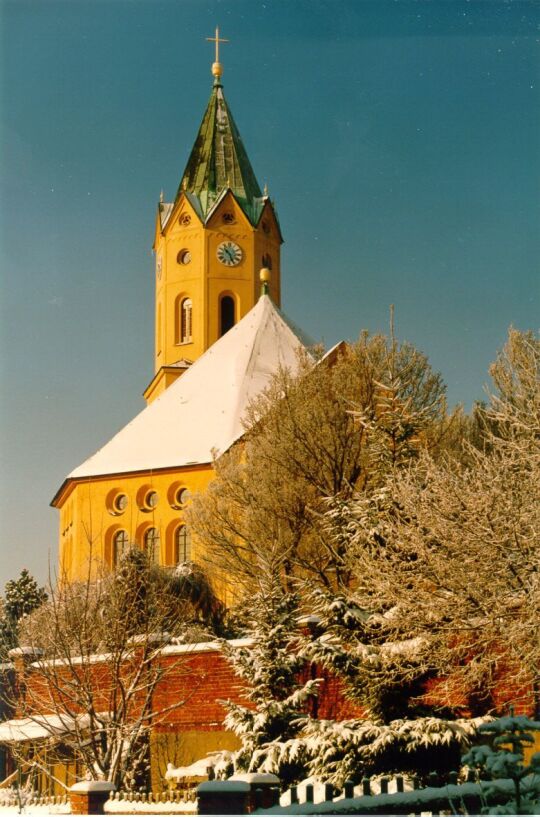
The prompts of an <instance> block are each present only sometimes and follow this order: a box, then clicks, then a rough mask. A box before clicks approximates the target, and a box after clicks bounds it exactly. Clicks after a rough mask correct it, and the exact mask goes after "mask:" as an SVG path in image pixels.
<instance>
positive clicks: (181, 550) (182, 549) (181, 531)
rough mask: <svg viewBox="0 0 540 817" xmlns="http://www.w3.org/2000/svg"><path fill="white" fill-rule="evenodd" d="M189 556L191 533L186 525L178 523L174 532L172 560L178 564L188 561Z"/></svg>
mask: <svg viewBox="0 0 540 817" xmlns="http://www.w3.org/2000/svg"><path fill="white" fill-rule="evenodd" d="M190 556H191V533H190V531H189V528H188V527H187V525H180V527H178V528H176V531H175V532H174V561H175V564H177V565H180V564H183V562H189V559H190Z"/></svg>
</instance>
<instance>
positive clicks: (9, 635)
mask: <svg viewBox="0 0 540 817" xmlns="http://www.w3.org/2000/svg"><path fill="white" fill-rule="evenodd" d="M45 601H47V593H46V591H45V588H43V587H39V585H38V583H37V581H36V580H35V579H34V577H33V576H31V575H30V573H29V572H28V570H26V568H24V569H23V570H22V571H21V575H20V576H19V577H18V578H17V579H11V580H10V581H8V582H7V583H6V586H5V588H4V598H3V600H2V612H1V617H0V660H2V661H5V660H6V659H7V656H8V652H9V650H11V649H12V648H13V647H16V646H17V645H18V629H19V622H20V621H21V620H22V619H23V618H24V617H25V616H28V615H29V614H30V613H32V612H33V611H34V610H37V609H38V608H39V607H41V605H42V604H43V603H44V602H45Z"/></svg>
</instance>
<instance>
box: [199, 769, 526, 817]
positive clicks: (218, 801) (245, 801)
mask: <svg viewBox="0 0 540 817" xmlns="http://www.w3.org/2000/svg"><path fill="white" fill-rule="evenodd" d="M245 777H249V776H247V775H246V776H245ZM432 780H434V778H433V777H432ZM278 783H279V781H278ZM390 783H391V781H390V780H389V779H388V778H382V779H380V781H378V788H379V789H380V790H379V792H376V793H373V792H372V781H370V780H364V781H362V783H361V784H360V786H354V784H353V783H346V784H345V785H344V787H343V788H342V789H339V790H338V789H336V787H334V786H332V785H331V784H328V783H327V784H323V786H322V799H321V798H320V794H321V792H320V791H319V796H318V797H317V798H315V796H314V794H315V792H314V787H313V786H312V785H307V786H303V787H302V788H301V791H299V787H293V788H292V789H290V790H289V793H288V794H289V797H288V799H290V803H289V804H287V805H278V804H279V801H280V797H279V787H278V786H271V784H270V781H268V786H267V787H266V790H265V789H264V788H263V787H261V786H260V784H259V783H258V782H257V781H251V782H248V781H245V782H244V783H243V784H242V783H241V782H240V781H239V780H238V781H232V780H231V781H212V782H209V783H204V784H202V785H201V786H199V788H198V808H199V810H198V813H199V814H250V813H251V814H257V815H260V817H264V815H274V814H275V815H292V814H304V815H309V814H321V815H322V814H365V815H370V814H396V815H397V814H409V815H420V814H426V813H431V814H433V815H437V814H448V813H452V814H479V813H480V811H481V809H482V808H483V807H485V806H494V805H498V804H502V803H506V802H507V801H508V800H509V799H510V798H512V796H513V794H514V782H513V781H512V780H495V781H493V780H490V781H489V782H487V781H478V782H473V781H469V782H466V783H461V784H457V783H447V784H446V785H443V786H440V785H438V786H433V785H432V786H426V787H424V788H419V787H418V784H416V786H417V787H416V788H413V789H412V790H409V791H404V781H403V778H399V777H397V778H394V780H393V781H392V787H393V788H394V789H395V791H393V792H389V788H390ZM358 790H360V791H361V794H360V793H358ZM539 790H540V778H539V777H538V776H536V778H535V777H533V776H531V779H530V780H527V781H524V782H523V783H522V791H523V792H524V793H526V792H527V791H529V792H533V791H534V792H538V791H539ZM283 799H285V798H283V796H282V798H281V802H283ZM315 799H316V800H317V802H314V800H315ZM265 800H266V803H265V804H264V801H265ZM269 801H270V802H269ZM263 804H264V805H263Z"/></svg>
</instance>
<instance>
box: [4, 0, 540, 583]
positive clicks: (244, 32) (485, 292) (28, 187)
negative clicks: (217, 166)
mask: <svg viewBox="0 0 540 817" xmlns="http://www.w3.org/2000/svg"><path fill="white" fill-rule="evenodd" d="M0 14H1V17H0V23H1V42H0V46H1V57H0V60H1V62H0V74H1V97H0V113H1V120H2V125H1V139H2V147H1V183H2V200H1V201H2V204H1V241H0V262H1V263H0V268H1V275H2V280H1V295H0V299H1V304H0V305H1V330H0V331H1V335H0V338H1V355H0V364H1V369H0V376H1V386H2V405H1V415H0V446H1V450H0V472H1V485H0V500H1V501H0V523H1V553H2V563H1V569H0V588H1V586H2V585H3V583H4V582H5V581H6V580H7V579H8V578H10V577H12V576H15V575H17V574H18V573H19V571H20V570H21V568H22V567H24V566H27V567H28V568H29V569H30V570H31V571H32V572H34V573H35V574H37V576H38V577H39V578H40V579H41V580H43V579H44V578H45V576H46V573H47V561H48V555H49V552H50V553H51V554H52V560H53V562H54V560H55V556H56V552H55V546H56V538H57V520H56V511H54V510H52V509H51V508H49V507H48V503H49V501H50V499H51V497H52V496H53V494H54V493H55V491H56V489H57V488H58V486H59V484H60V483H61V482H62V480H63V478H64V476H65V475H66V473H68V472H69V471H70V470H71V469H72V468H73V467H74V466H76V465H77V464H79V462H81V461H82V460H83V459H85V458H86V457H87V456H88V455H89V454H90V453H92V452H93V451H94V450H95V449H96V448H98V447H99V446H101V445H102V444H103V443H104V442H105V441H106V440H107V439H109V438H110V436H112V434H113V433H114V432H116V431H117V430H118V429H119V428H120V427H121V426H122V425H123V424H124V423H125V422H127V421H128V420H129V419H130V418H131V417H132V416H133V415H134V414H135V413H137V412H138V411H139V409H140V408H141V407H142V405H143V403H142V399H141V397H140V395H141V392H142V391H143V389H144V388H145V386H146V385H147V383H148V382H149V380H150V378H151V376H152V365H153V346H152V339H153V326H152V321H153V281H154V264H153V258H152V253H151V244H152V237H153V226H154V215H155V208H156V202H157V200H158V197H159V191H160V189H161V188H163V189H164V191H165V197H166V199H168V198H171V197H172V196H174V193H175V191H176V188H177V185H178V182H179V180H180V176H181V173H182V171H183V168H184V165H185V162H186V160H187V157H188V153H189V150H190V149H191V146H192V143H193V140H194V138H195V134H196V131H197V128H198V126H199V123H200V120H201V117H202V114H203V111H204V108H205V106H206V103H207V100H208V97H209V94H210V88H211V76H210V72H209V69H210V63H211V61H212V56H213V55H212V46H211V45H210V44H209V43H207V42H205V37H207V36H210V35H212V33H213V30H214V28H215V26H216V25H219V26H220V27H221V34H222V36H224V37H228V38H229V39H230V41H231V42H230V44H229V45H226V46H224V47H223V48H222V61H223V63H224V66H225V74H224V85H225V94H226V96H227V100H228V102H229V105H230V107H231V109H232V111H233V114H234V117H235V119H236V122H237V124H238V126H239V129H240V132H241V134H242V136H243V139H244V142H245V145H246V147H247V150H248V153H249V156H250V158H251V160H252V164H253V167H254V169H255V173H256V175H257V177H258V179H259V182H260V183H261V184H264V182H267V183H268V186H269V190H270V194H271V195H272V197H273V198H274V199H275V202H276V205H277V208H278V211H279V215H280V219H281V224H282V228H283V233H284V236H285V241H286V243H285V245H284V247H283V256H282V259H283V260H282V268H283V305H284V309H285V311H286V312H287V314H288V315H289V316H290V317H291V318H292V319H293V320H295V322H296V323H298V324H299V325H301V326H302V327H303V328H304V329H305V330H306V331H307V332H308V333H309V334H311V335H312V336H313V337H315V338H318V339H322V340H323V341H324V342H325V343H326V344H332V343H334V342H336V341H338V340H340V339H341V338H354V337H356V336H357V334H358V332H359V330H360V329H361V328H367V329H369V330H371V331H373V332H376V331H386V329H387V325H388V308H389V304H390V303H394V304H395V309H396V332H397V335H398V337H399V338H401V339H407V340H410V341H412V342H413V343H415V344H416V345H417V346H418V347H420V348H421V349H422V350H424V351H425V352H426V353H427V354H428V355H429V357H430V359H431V362H432V364H433V366H434V367H435V368H436V369H438V370H440V371H441V372H442V374H443V376H444V379H445V381H446V382H447V384H448V393H449V400H450V403H451V404H453V403H455V402H458V401H461V402H463V403H464V404H465V406H466V407H467V408H469V407H470V405H471V403H472V402H473V401H474V400H475V399H478V398H481V397H482V395H483V391H482V389H483V384H484V383H485V382H486V381H487V368H488V365H489V363H490V361H491V360H492V359H493V357H494V355H495V352H496V350H497V349H498V348H500V346H501V345H502V344H503V342H504V338H505V334H506V330H507V328H508V326H509V324H511V323H513V324H514V325H515V326H517V327H518V328H536V327H537V325H538V307H539V295H540V292H539V290H540V284H539V275H538V258H539V250H540V246H539V244H540V239H539V231H538V226H539V215H540V198H539V182H540V157H539V139H540V118H539V117H540V115H539V111H540V105H539V101H540V100H539V89H540V81H539V80H540V77H539V65H540V61H539V50H538V49H539V35H538V24H539V21H540V6H539V4H538V3H537V2H519V0H512V1H511V2H503V1H502V0H485V1H483V0H481V1H480V2H475V1H474V0H472V1H471V2H465V0H463V2H462V0H446V1H443V2H438V0H431V1H429V2H423V1H422V0H419V1H418V2H409V0H396V1H395V2H394V1H393V0H391V1H390V2H386V0H374V1H373V2H371V0H364V2H362V0H333V1H332V0H309V1H308V0H265V2H259V1H258V0H228V1H227V2H225V0H223V1H222V2H221V1H220V0H174V1H173V0H171V2H163V1H162V0H131V2H130V1H129V0H126V1H124V0H92V2H86V1H85V0H65V1H64V2H58V0H13V2H10V1H9V0H3V1H2V0H0Z"/></svg>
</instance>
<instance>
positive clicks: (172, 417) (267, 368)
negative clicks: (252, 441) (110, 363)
mask: <svg viewBox="0 0 540 817" xmlns="http://www.w3.org/2000/svg"><path fill="white" fill-rule="evenodd" d="M308 342H309V340H308V339H307V338H306V337H305V336H302V334H301V332H300V330H298V329H297V328H296V327H294V325H293V324H291V323H290V322H289V321H288V320H287V319H286V318H285V316H284V315H283V314H282V313H281V312H280V310H279V309H278V308H277V307H276V306H275V304H274V303H273V302H272V301H271V299H270V298H269V297H268V295H263V296H262V297H261V298H259V300H258V302H257V304H256V305H255V306H254V307H253V309H251V310H250V311H249V312H248V314H247V315H246V316H245V317H244V318H242V320H241V321H239V322H238V323H237V324H236V326H234V327H233V328H232V329H230V330H229V332H227V334H226V335H224V336H223V337H222V338H220V339H219V340H218V341H216V343H214V344H213V345H212V346H211V347H210V348H209V349H208V350H207V351H206V352H205V353H204V354H203V355H202V356H201V357H200V358H199V359H198V360H197V361H195V363H193V364H192V365H191V366H190V367H189V369H188V370H187V371H186V373H185V374H184V375H182V377H181V378H179V379H178V380H177V381H176V382H174V383H173V384H172V385H171V386H169V388H168V389H167V390H166V391H165V392H164V393H163V394H161V395H160V396H159V397H158V398H157V399H156V400H154V402H153V403H151V404H150V405H149V406H147V407H146V408H145V409H144V410H143V411H142V412H141V413H140V414H138V415H137V416H136V417H135V418H134V419H133V420H132V421H131V422H130V423H128V425H126V426H125V427H124V428H123V429H122V430H121V431H119V432H118V434H116V436H114V437H113V438H112V439H111V441H110V442H108V443H107V444H106V445H104V446H103V448H101V449H100V450H99V451H98V452H97V453H96V454H94V455H93V456H91V457H90V458H89V459H87V460H86V461H85V462H83V463H82V465H80V466H79V467H78V468H75V470H74V471H72V472H71V473H70V474H69V475H68V479H84V478H88V477H93V476H101V475H106V474H117V473H128V472H132V471H145V470H151V469H159V468H170V467H181V466H185V465H195V464H204V463H209V462H212V459H213V456H212V452H215V453H217V454H218V455H219V454H222V453H223V452H225V451H226V450H227V449H228V448H230V446H231V445H232V444H233V443H234V442H235V441H236V440H238V439H239V438H240V437H241V436H242V434H243V433H244V430H245V429H244V427H243V424H242V418H243V416H244V413H245V410H246V408H247V405H248V403H249V402H250V401H251V400H252V399H253V398H254V397H255V396H256V395H257V394H259V393H260V392H261V391H262V389H264V387H265V386H267V385H268V383H269V381H270V378H271V377H272V375H273V374H274V373H275V372H276V371H277V369H278V368H279V367H280V366H283V367H287V368H290V369H292V370H293V371H294V370H295V369H296V367H297V365H298V358H297V351H298V349H299V348H300V347H302V346H305V345H306V344H307V343H308Z"/></svg>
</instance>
